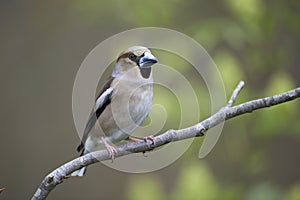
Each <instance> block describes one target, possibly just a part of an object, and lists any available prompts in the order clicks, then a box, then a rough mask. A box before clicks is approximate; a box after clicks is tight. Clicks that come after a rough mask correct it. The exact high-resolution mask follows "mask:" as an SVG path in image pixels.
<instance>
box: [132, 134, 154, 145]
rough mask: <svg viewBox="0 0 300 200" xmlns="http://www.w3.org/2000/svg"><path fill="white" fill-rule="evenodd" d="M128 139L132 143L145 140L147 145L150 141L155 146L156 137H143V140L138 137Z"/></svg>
mask: <svg viewBox="0 0 300 200" xmlns="http://www.w3.org/2000/svg"><path fill="white" fill-rule="evenodd" d="M127 139H128V140H130V141H132V142H139V141H141V140H143V141H144V142H146V143H147V140H150V141H151V142H152V143H151V144H152V145H153V144H154V136H153V135H149V136H146V137H143V139H139V138H137V137H132V136H129V137H128V138H127Z"/></svg>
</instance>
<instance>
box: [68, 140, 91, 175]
mask: <svg viewBox="0 0 300 200" xmlns="http://www.w3.org/2000/svg"><path fill="white" fill-rule="evenodd" d="M77 151H81V154H80V156H83V155H85V154H87V153H88V151H87V150H86V149H85V148H84V145H83V143H81V144H80V145H79V146H78V147H77ZM85 171H86V167H81V168H80V169H78V170H76V171H74V172H72V173H71V174H70V176H80V177H82V176H83V175H84V174H85Z"/></svg>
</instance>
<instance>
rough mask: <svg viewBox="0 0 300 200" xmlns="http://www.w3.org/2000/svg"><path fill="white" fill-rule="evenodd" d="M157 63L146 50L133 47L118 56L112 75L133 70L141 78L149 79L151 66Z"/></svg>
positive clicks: (141, 47) (140, 47)
mask: <svg viewBox="0 0 300 200" xmlns="http://www.w3.org/2000/svg"><path fill="white" fill-rule="evenodd" d="M157 62H158V60H157V58H155V57H154V56H153V55H152V54H151V51H150V50H149V49H148V48H146V47H143V46H133V47H130V48H128V49H126V50H125V51H123V52H122V53H121V54H120V55H119V57H118V59H117V63H116V65H115V69H114V72H113V75H115V76H117V75H120V74H124V73H128V72H129V71H131V70H135V71H138V73H140V75H141V76H142V77H143V78H149V76H150V74H151V66H152V65H153V64H155V63H157Z"/></svg>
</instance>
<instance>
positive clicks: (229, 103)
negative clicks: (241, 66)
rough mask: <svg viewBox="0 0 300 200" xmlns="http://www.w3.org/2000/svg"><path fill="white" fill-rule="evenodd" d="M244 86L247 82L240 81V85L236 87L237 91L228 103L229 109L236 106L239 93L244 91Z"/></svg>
mask: <svg viewBox="0 0 300 200" xmlns="http://www.w3.org/2000/svg"><path fill="white" fill-rule="evenodd" d="M244 85H245V82H244V81H240V82H239V84H238V85H237V86H236V88H235V90H234V91H233V92H232V95H231V97H230V99H229V101H228V104H227V106H228V107H231V106H232V105H233V104H234V102H235V100H236V98H237V96H238V95H239V93H240V92H241V90H242V89H243V87H244Z"/></svg>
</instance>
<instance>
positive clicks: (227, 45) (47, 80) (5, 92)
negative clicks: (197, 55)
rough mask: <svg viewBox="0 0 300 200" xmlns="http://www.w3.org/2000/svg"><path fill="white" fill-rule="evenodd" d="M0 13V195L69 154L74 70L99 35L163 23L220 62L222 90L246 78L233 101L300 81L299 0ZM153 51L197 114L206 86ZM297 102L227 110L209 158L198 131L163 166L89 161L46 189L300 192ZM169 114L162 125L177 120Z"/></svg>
mask: <svg viewBox="0 0 300 200" xmlns="http://www.w3.org/2000/svg"><path fill="white" fill-rule="evenodd" d="M0 16H1V17H0V41H1V42H0V44H1V45H0V66H1V68H0V70H1V71H0V72H1V73H0V77H1V78H0V89H1V98H0V103H1V112H0V113H1V114H0V118H1V139H0V151H1V165H0V187H4V188H5V191H4V192H2V193H1V194H0V199H29V198H30V197H31V196H32V195H33V193H34V191H35V189H36V188H37V187H38V186H39V184H40V182H41V181H42V179H43V178H44V176H45V175H46V174H48V173H49V172H50V171H51V170H53V169H55V168H56V167H58V166H59V165H61V164H62V163H64V162H66V161H69V160H70V159H72V158H75V157H76V156H77V152H76V151H75V148H76V146H77V144H78V142H79V137H78V135H77V133H76V130H75V126H74V123H73V117H72V88H73V83H74V79H75V76H76V72H77V70H78V69H79V66H80V64H81V62H82V61H83V59H84V58H85V57H86V55H87V54H88V53H89V52H90V51H91V50H92V49H93V48H94V47H95V46H96V45H97V44H99V43H100V42H101V41H103V40H104V39H106V38H108V37H110V36H112V35H114V34H116V33H119V32H121V31H125V30H127V29H131V28H136V27H144V26H159V27H165V28H171V29H174V30H177V31H180V32H182V33H185V34H187V35H188V36H190V37H192V38H194V39H195V40H196V41H198V42H199V43H200V44H201V45H203V47H204V48H205V49H206V50H207V51H208V53H209V54H210V55H211V57H212V58H213V59H214V61H215V62H216V64H217V66H218V68H219V70H220V72H221V74H222V77H223V79H224V84H225V88H226V92H227V94H228V95H230V92H231V91H232V90H233V89H234V87H235V85H236V84H237V83H238V82H239V81H240V80H241V79H242V80H244V81H245V82H246V87H245V89H244V90H243V91H242V94H241V95H240V96H239V98H238V102H237V103H240V102H243V101H246V100H251V99H255V98H260V97H263V96H268V95H274V94H276V93H280V92H284V91H286V90H289V89H293V88H295V87H297V86H299V85H300V77H299V74H300V69H299V63H300V57H299V52H300V48H299V44H300V4H299V2H298V1H297V0H275V1H271V0H264V1H261V0H243V1H240V0H225V1H222V0H214V1H199V0H190V1H182V0H173V1H159V0H151V1H121V0H112V1H81V0H72V1H70V0H60V1H48V0H44V1H16V0H2V1H1V2H0ZM158 57H159V58H160V59H161V60H164V61H166V62H168V63H170V65H171V66H172V62H173V64H174V67H175V66H177V68H178V69H179V68H180V69H181V70H182V73H183V74H184V75H185V76H186V77H188V78H189V80H190V81H191V83H192V84H193V87H194V88H195V91H196V92H197V95H198V98H199V106H200V110H201V119H204V118H205V117H207V116H209V114H210V113H209V106H208V105H209V104H210V102H209V94H207V92H206V89H205V85H201V84H198V83H199V77H198V76H195V75H193V74H194V71H193V69H192V67H191V66H190V65H189V64H188V63H186V62H184V61H178V59H172V57H170V56H168V55H164V54H161V55H159V56H158ZM100 82H101V81H100ZM168 98H170V99H172V100H169V101H166V99H168ZM174 98H175V97H174V96H172V95H171V94H168V93H167V92H164V90H160V89H159V88H157V89H156V90H155V99H154V100H155V101H156V102H162V103H163V104H165V106H166V108H168V109H167V110H168V111H169V112H175V113H176V109H177V106H178V104H177V103H176V99H175V100H174ZM299 106H300V101H299V100H295V101H292V102H289V103H285V104H281V105H279V106H274V107H271V108H268V109H264V110H259V111H255V112H254V113H251V114H247V115H243V116H240V117H238V118H234V119H232V120H229V121H227V122H226V123H225V127H224V131H223V133H222V135H221V137H220V140H219V141H218V143H217V145H216V147H215V148H214V149H213V151H212V152H211V153H210V154H209V156H207V157H206V158H205V159H202V160H200V159H198V151H199V148H200V146H201V143H202V141H203V138H197V139H196V140H195V141H194V143H193V145H192V146H191V147H190V148H189V150H188V151H187V152H186V153H185V154H184V155H183V156H182V157H181V158H180V159H179V160H177V161H176V162H175V163H173V164H172V165H170V166H169V167H167V168H164V169H162V170H160V171H157V172H153V173H148V174H127V173H123V172H118V171H115V170H113V169H110V168H108V167H105V166H104V165H102V164H95V165H92V166H90V167H89V170H88V172H87V174H86V175H85V177H84V178H82V179H79V178H78V179H76V178H74V179H69V180H67V181H65V182H64V183H63V184H61V185H59V186H58V187H57V188H56V189H55V190H54V191H53V192H52V193H51V194H50V196H49V198H48V199H57V200H58V199H127V200H138V199H145V200H146V199H157V200H159V199H161V200H163V199H170V200H176V199H228V200H231V199H246V200H250V199H251V200H252V199H256V200H260V199H263V200H267V199H270V200H271V199H272V200H276V199H278V200H279V199H284V200H296V199H300V173H299V169H300V123H299V119H300V111H299ZM169 116H172V115H169ZM174 116H175V117H174V118H171V117H169V118H168V123H166V125H165V127H164V128H165V129H168V128H176V127H177V126H178V117H176V116H177V115H176V114H174Z"/></svg>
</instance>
